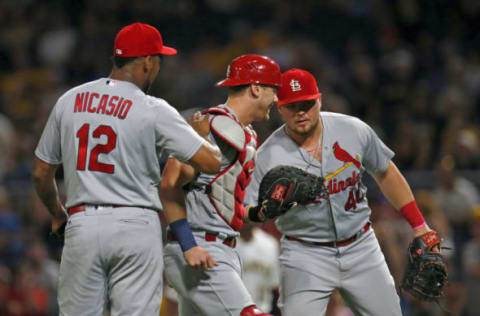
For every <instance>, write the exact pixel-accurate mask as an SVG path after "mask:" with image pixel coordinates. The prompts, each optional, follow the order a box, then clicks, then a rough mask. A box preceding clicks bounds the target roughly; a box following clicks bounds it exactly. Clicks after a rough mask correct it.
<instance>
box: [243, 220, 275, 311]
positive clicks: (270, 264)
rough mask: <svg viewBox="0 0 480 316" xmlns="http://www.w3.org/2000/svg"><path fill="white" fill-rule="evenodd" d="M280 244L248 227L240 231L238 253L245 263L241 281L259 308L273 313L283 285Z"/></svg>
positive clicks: (271, 237)
mask: <svg viewBox="0 0 480 316" xmlns="http://www.w3.org/2000/svg"><path fill="white" fill-rule="evenodd" d="M278 250H279V243H278V240H277V239H276V238H275V237H273V236H271V235H269V234H267V233H266V232H264V231H263V230H262V229H260V228H258V227H256V226H255V225H254V224H253V223H251V222H249V223H246V224H245V225H244V226H243V227H242V230H241V231H240V238H239V239H238V243H237V251H238V253H239V254H240V258H241V259H242V265H243V268H242V271H243V276H242V280H243V283H244V284H245V286H246V287H247V289H248V291H249V292H250V294H251V295H252V298H253V301H254V302H255V303H256V304H257V306H258V307H259V308H260V309H261V310H264V311H266V312H272V307H273V306H272V302H273V298H274V292H275V291H277V290H278V286H279V282H280V274H279V266H278Z"/></svg>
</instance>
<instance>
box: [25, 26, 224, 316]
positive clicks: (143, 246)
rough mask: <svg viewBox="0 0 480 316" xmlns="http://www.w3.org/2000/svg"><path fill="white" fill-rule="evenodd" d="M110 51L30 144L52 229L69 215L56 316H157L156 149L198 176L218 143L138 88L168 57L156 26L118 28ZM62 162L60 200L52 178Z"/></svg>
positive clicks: (210, 167)
mask: <svg viewBox="0 0 480 316" xmlns="http://www.w3.org/2000/svg"><path fill="white" fill-rule="evenodd" d="M113 53H114V57H113V62H114V66H113V70H112V72H111V74H110V76H109V77H106V78H101V79H98V80H95V81H92V82H88V83H85V84H83V85H80V86H78V87H75V88H73V89H71V90H69V91H67V92H66V93H65V94H64V95H62V96H61V97H60V98H59V100H58V102H57V103H56V105H55V107H54V108H53V110H52V112H51V114H50V117H49V119H48V122H47V125H46V126H45V129H44V131H43V134H42V137H41V139H40V141H39V143H38V146H37V149H36V150H35V166H34V171H33V179H34V184H35V188H36V190H37V193H38V195H39V196H40V198H41V200H42V202H43V203H44V204H45V206H46V207H47V209H48V211H49V212H50V214H51V215H52V217H53V219H52V231H54V232H57V231H58V230H59V229H61V227H63V226H62V225H63V224H64V223H65V221H67V223H66V228H65V246H64V248H63V253H62V259H61V265H60V277H59V288H58V302H59V307H60V315H92V316H93V315H103V313H104V311H105V309H110V315H112V316H115V315H142V316H145V315H152V316H158V314H159V312H160V303H161V299H162V286H163V284H162V270H163V269H162V268H163V260H162V239H161V228H160V223H159V217H158V211H159V210H160V209H161V204H160V199H159V196H158V187H159V184H160V178H161V177H160V167H159V161H158V154H159V152H161V151H166V152H167V153H169V154H171V155H173V156H174V157H176V158H177V159H179V160H181V161H186V162H188V163H190V164H191V165H192V166H194V167H195V168H196V170H199V171H203V172H210V173H212V172H217V171H218V169H219V167H220V155H219V152H218V148H216V147H215V146H212V145H210V144H209V143H208V142H207V141H206V140H205V139H203V138H202V137H200V136H199V135H198V134H197V133H196V132H195V131H194V130H193V129H192V127H191V126H190V125H188V124H187V122H186V121H185V120H184V119H183V118H182V117H181V116H180V115H179V114H178V112H177V111H176V110H175V109H174V108H173V107H172V106H170V105H169V104H168V103H167V102H166V101H164V100H163V99H159V98H154V97H152V96H149V95H147V94H146V92H147V91H148V90H149V87H150V86H151V84H152V83H153V81H154V79H155V78H156V77H157V74H158V72H159V70H160V62H161V60H162V58H163V55H174V54H176V50H175V49H173V48H170V47H167V46H164V45H163V41H162V37H161V35H160V33H159V32H158V30H157V29H156V28H154V27H153V26H150V25H147V24H142V23H134V24H131V25H128V26H126V27H124V28H122V29H121V30H120V32H119V33H118V34H117V36H116V38H115V43H114V52H113ZM195 124H197V125H198V126H201V124H200V122H196V123H195ZM207 126H208V125H207ZM60 165H62V166H63V170H64V175H65V185H66V193H67V200H66V203H65V205H63V204H62V202H61V201H60V198H59V195H58V191H57V185H56V182H55V172H56V170H57V168H58V167H59V166H60ZM106 305H109V308H106V307H105V306H106Z"/></svg>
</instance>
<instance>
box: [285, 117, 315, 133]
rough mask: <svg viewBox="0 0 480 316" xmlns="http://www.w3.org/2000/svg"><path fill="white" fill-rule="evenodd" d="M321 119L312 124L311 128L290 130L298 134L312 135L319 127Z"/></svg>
mask: <svg viewBox="0 0 480 316" xmlns="http://www.w3.org/2000/svg"><path fill="white" fill-rule="evenodd" d="M319 121H320V120H319V119H318V120H317V121H316V122H315V124H312V126H311V127H310V129H308V130H306V131H298V130H291V131H290V132H291V133H294V134H297V135H298V136H302V137H308V136H310V135H312V134H313V133H314V132H315V130H316V129H317V127H318V123H319Z"/></svg>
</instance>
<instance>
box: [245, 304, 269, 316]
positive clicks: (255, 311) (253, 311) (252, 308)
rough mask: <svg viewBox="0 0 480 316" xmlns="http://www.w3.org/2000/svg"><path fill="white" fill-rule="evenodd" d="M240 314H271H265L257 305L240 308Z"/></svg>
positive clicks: (250, 315) (262, 315)
mask: <svg viewBox="0 0 480 316" xmlns="http://www.w3.org/2000/svg"><path fill="white" fill-rule="evenodd" d="M240 316H272V314H266V313H264V312H262V311H261V310H260V308H258V307H257V306H255V305H250V306H248V307H245V308H244V309H243V310H242V312H241V313H240Z"/></svg>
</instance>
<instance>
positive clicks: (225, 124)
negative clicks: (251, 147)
mask: <svg viewBox="0 0 480 316" xmlns="http://www.w3.org/2000/svg"><path fill="white" fill-rule="evenodd" d="M210 129H211V131H212V132H213V133H215V135H217V136H218V137H220V138H221V139H223V140H224V141H226V142H227V143H229V144H230V145H231V146H232V147H233V148H235V149H236V150H238V151H241V150H243V148H244V147H245V141H246V140H245V132H244V130H243V128H242V126H240V124H239V123H238V122H237V121H235V120H234V119H233V118H231V117H229V116H226V115H216V116H215V117H214V118H213V119H212V120H211V121H210Z"/></svg>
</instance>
